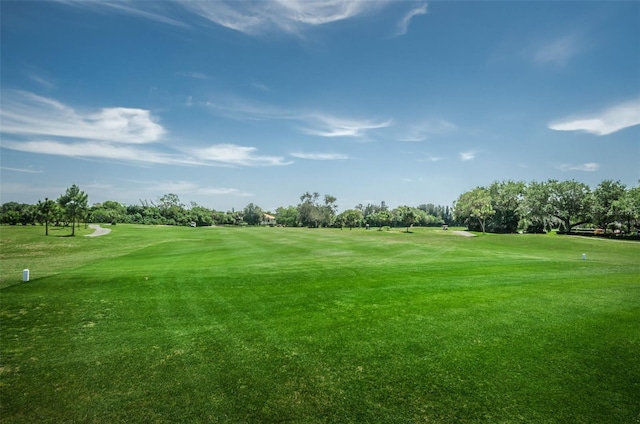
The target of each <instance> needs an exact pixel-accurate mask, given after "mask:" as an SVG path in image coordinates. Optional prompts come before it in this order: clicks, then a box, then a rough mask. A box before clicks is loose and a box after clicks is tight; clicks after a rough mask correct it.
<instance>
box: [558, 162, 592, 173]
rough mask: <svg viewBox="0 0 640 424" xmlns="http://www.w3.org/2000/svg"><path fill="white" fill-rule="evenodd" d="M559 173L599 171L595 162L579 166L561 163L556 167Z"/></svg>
mask: <svg viewBox="0 0 640 424" xmlns="http://www.w3.org/2000/svg"><path fill="white" fill-rule="evenodd" d="M557 168H558V169H559V170H561V171H584V172H596V171H598V170H599V169H600V164H598V163H595V162H588V163H583V164H580V165H573V164H570V163H563V164H561V165H558V167H557Z"/></svg>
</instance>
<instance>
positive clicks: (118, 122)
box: [0, 90, 166, 144]
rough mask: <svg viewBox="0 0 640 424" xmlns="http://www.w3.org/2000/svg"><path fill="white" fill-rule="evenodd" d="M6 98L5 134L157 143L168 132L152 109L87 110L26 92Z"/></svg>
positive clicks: (1, 113) (3, 112)
mask: <svg viewBox="0 0 640 424" xmlns="http://www.w3.org/2000/svg"><path fill="white" fill-rule="evenodd" d="M2 98H3V105H2V110H0V120H1V122H2V132H3V133H8V134H19V135H28V136H33V135H45V136H53V137H63V138H76V139H78V138H80V139H91V140H102V141H108V142H112V143H126V144H144V143H153V142H156V141H158V140H160V139H161V138H162V136H163V135H164V134H165V133H166V131H165V129H164V128H163V127H162V126H161V125H160V124H158V123H157V122H156V120H155V119H154V117H153V116H151V113H150V112H149V111H148V110H143V109H134V108H125V107H115V108H103V109H101V110H99V111H95V112H88V113H86V112H85V113H83V112H78V111H76V110H74V109H73V108H71V107H69V106H66V105H64V104H62V103H60V102H58V101H57V100H54V99H50V98H46V97H42V96H38V95H36V94H32V93H28V92H24V91H11V90H8V91H3V93H2Z"/></svg>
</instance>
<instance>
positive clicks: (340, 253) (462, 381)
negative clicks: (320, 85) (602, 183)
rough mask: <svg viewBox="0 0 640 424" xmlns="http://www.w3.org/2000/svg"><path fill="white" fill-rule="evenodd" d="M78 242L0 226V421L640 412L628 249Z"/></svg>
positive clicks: (349, 235)
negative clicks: (25, 273) (25, 276)
mask: <svg viewBox="0 0 640 424" xmlns="http://www.w3.org/2000/svg"><path fill="white" fill-rule="evenodd" d="M92 232H93V230H91V229H84V228H80V229H78V230H77V236H76V237H73V238H71V237H62V235H66V234H68V233H69V230H68V229H64V230H62V229H60V230H57V229H56V230H52V231H51V234H52V235H50V236H49V237H45V236H44V229H43V227H8V226H3V227H0V248H1V251H0V259H1V267H2V268H1V275H0V277H1V278H0V288H1V291H0V295H1V296H0V301H1V305H0V324H1V325H0V330H1V333H0V341H1V345H0V349H1V357H0V395H1V399H0V400H1V402H0V422H2V423H36V422H37V423H47V422H48V423H62V422H96V423H114V422H127V423H160V422H185V423H197V422H201V423H209V422H228V423H238V422H292V423H366V422H371V423H396V422H397V423H407V422H416V423H418V422H421V423H422V422H430V423H431V422H435V423H454V422H456V423H459V422H462V423H465V422H467V423H469V422H490V423H512V422H531V423H542V422H544V423H566V422H576V423H577V422H584V423H605V422H606V423H634V422H638V420H640V400H639V399H640V397H639V396H640V359H639V353H640V278H639V277H638V276H639V275H640V244H639V243H633V242H616V241H611V240H600V239H598V240H595V239H589V238H579V237H570V236H557V235H555V234H553V235H519V234H514V235H495V234H486V235H480V236H478V237H462V236H459V235H456V234H454V232H453V231H442V230H440V229H425V228H416V229H412V230H411V232H410V233H406V232H405V230H404V229H392V230H391V231H377V230H376V229H372V230H370V231H366V230H363V229H354V230H353V231H349V230H348V229H345V230H340V229H307V228H259V227H254V228H226V227H207V228H187V227H161V226H157V227H156V226H133V225H117V226H115V227H112V232H111V233H110V234H108V235H106V236H102V237H83V235H84V234H90V233H92ZM583 253H584V254H586V258H587V259H586V260H583V259H582V255H583ZM24 268H28V269H30V272H31V281H30V282H28V283H22V282H21V277H22V270H23V269H24Z"/></svg>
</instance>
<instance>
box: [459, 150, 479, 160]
mask: <svg viewBox="0 0 640 424" xmlns="http://www.w3.org/2000/svg"><path fill="white" fill-rule="evenodd" d="M459 155H460V160H462V161H467V160H472V159H475V157H476V152H473V151H468V152H460V153H459Z"/></svg>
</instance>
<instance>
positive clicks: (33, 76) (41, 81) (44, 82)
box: [29, 73, 56, 90]
mask: <svg viewBox="0 0 640 424" xmlns="http://www.w3.org/2000/svg"><path fill="white" fill-rule="evenodd" d="M29 78H30V79H31V80H32V81H34V82H37V83H38V84H40V85H41V86H42V87H43V88H45V89H47V90H52V89H54V88H56V85H55V84H54V83H53V82H51V81H49V80H47V79H45V78H43V77H41V76H40V75H37V74H35V73H31V74H29Z"/></svg>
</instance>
